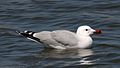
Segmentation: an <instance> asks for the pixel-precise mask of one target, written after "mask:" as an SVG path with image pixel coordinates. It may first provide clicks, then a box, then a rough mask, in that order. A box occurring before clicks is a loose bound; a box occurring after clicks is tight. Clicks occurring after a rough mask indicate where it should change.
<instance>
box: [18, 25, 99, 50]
mask: <svg viewBox="0 0 120 68" xmlns="http://www.w3.org/2000/svg"><path fill="white" fill-rule="evenodd" d="M18 33H19V34H20V35H22V36H24V37H26V38H28V39H30V40H33V41H36V42H39V43H42V44H44V47H48V48H55V49H68V48H82V49H84V48H89V47H91V44H92V42H93V40H92V38H91V35H92V34H94V33H96V34H100V33H101V30H100V29H96V30H95V29H92V28H91V27H90V26H87V25H83V26H79V27H78V29H77V31H76V32H72V31H69V30H54V31H41V32H33V31H24V32H18Z"/></svg>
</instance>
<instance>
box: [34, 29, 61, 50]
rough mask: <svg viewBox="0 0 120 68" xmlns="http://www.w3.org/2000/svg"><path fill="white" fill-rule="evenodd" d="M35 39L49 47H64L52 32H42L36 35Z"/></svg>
mask: <svg viewBox="0 0 120 68" xmlns="http://www.w3.org/2000/svg"><path fill="white" fill-rule="evenodd" d="M34 37H36V38H38V39H40V42H41V43H43V44H45V46H47V47H51V46H52V47H53V48H55V47H54V46H63V45H62V44H60V43H58V42H57V41H56V40H55V39H54V38H52V36H51V32H50V31H42V32H38V33H35V34H34Z"/></svg>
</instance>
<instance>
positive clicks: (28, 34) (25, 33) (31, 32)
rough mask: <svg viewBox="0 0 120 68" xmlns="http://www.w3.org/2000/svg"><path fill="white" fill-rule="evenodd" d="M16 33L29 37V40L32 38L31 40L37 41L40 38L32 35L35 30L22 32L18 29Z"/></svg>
mask: <svg viewBox="0 0 120 68" xmlns="http://www.w3.org/2000/svg"><path fill="white" fill-rule="evenodd" d="M16 32H17V33H18V34H20V35H22V36H24V37H26V38H28V39H30V40H33V41H37V42H40V39H38V38H36V37H34V36H33V35H34V33H36V32H33V31H24V32H20V31H16Z"/></svg>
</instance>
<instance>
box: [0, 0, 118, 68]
mask: <svg viewBox="0 0 120 68" xmlns="http://www.w3.org/2000/svg"><path fill="white" fill-rule="evenodd" d="M80 25H89V26H91V27H92V28H99V29H102V31H103V33H102V34H101V35H93V36H92V37H93V39H94V43H93V44H92V48H91V49H67V50H54V49H45V48H44V45H42V44H38V43H35V42H33V41H30V40H27V39H26V38H24V37H22V36H19V35H18V34H17V33H16V32H15V31H16V30H20V31H24V30H32V31H35V32H37V31H42V30H49V31H52V30H57V29H67V30H71V31H74V32H75V31H76V29H77V27H78V26H80ZM0 37H1V38H0V41H1V43H0V68H47V67H48V68H49V67H52V68H79V67H83V68H119V67H120V65H119V64H120V1H119V0H1V1H0Z"/></svg>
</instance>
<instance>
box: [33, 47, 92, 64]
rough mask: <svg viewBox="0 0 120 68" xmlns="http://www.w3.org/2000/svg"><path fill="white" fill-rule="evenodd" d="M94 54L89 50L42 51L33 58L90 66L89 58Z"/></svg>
mask: <svg viewBox="0 0 120 68" xmlns="http://www.w3.org/2000/svg"><path fill="white" fill-rule="evenodd" d="M93 54H94V52H93V51H92V50H91V49H65V50H59V49H44V50H43V51H42V52H41V53H40V54H36V55H35V57H38V58H47V59H55V60H58V59H59V60H64V61H65V60H67V61H71V60H72V61H71V63H77V64H80V65H90V64H94V63H93V62H94V61H92V60H89V57H90V56H92V55H93ZM73 60H74V61H73Z"/></svg>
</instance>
